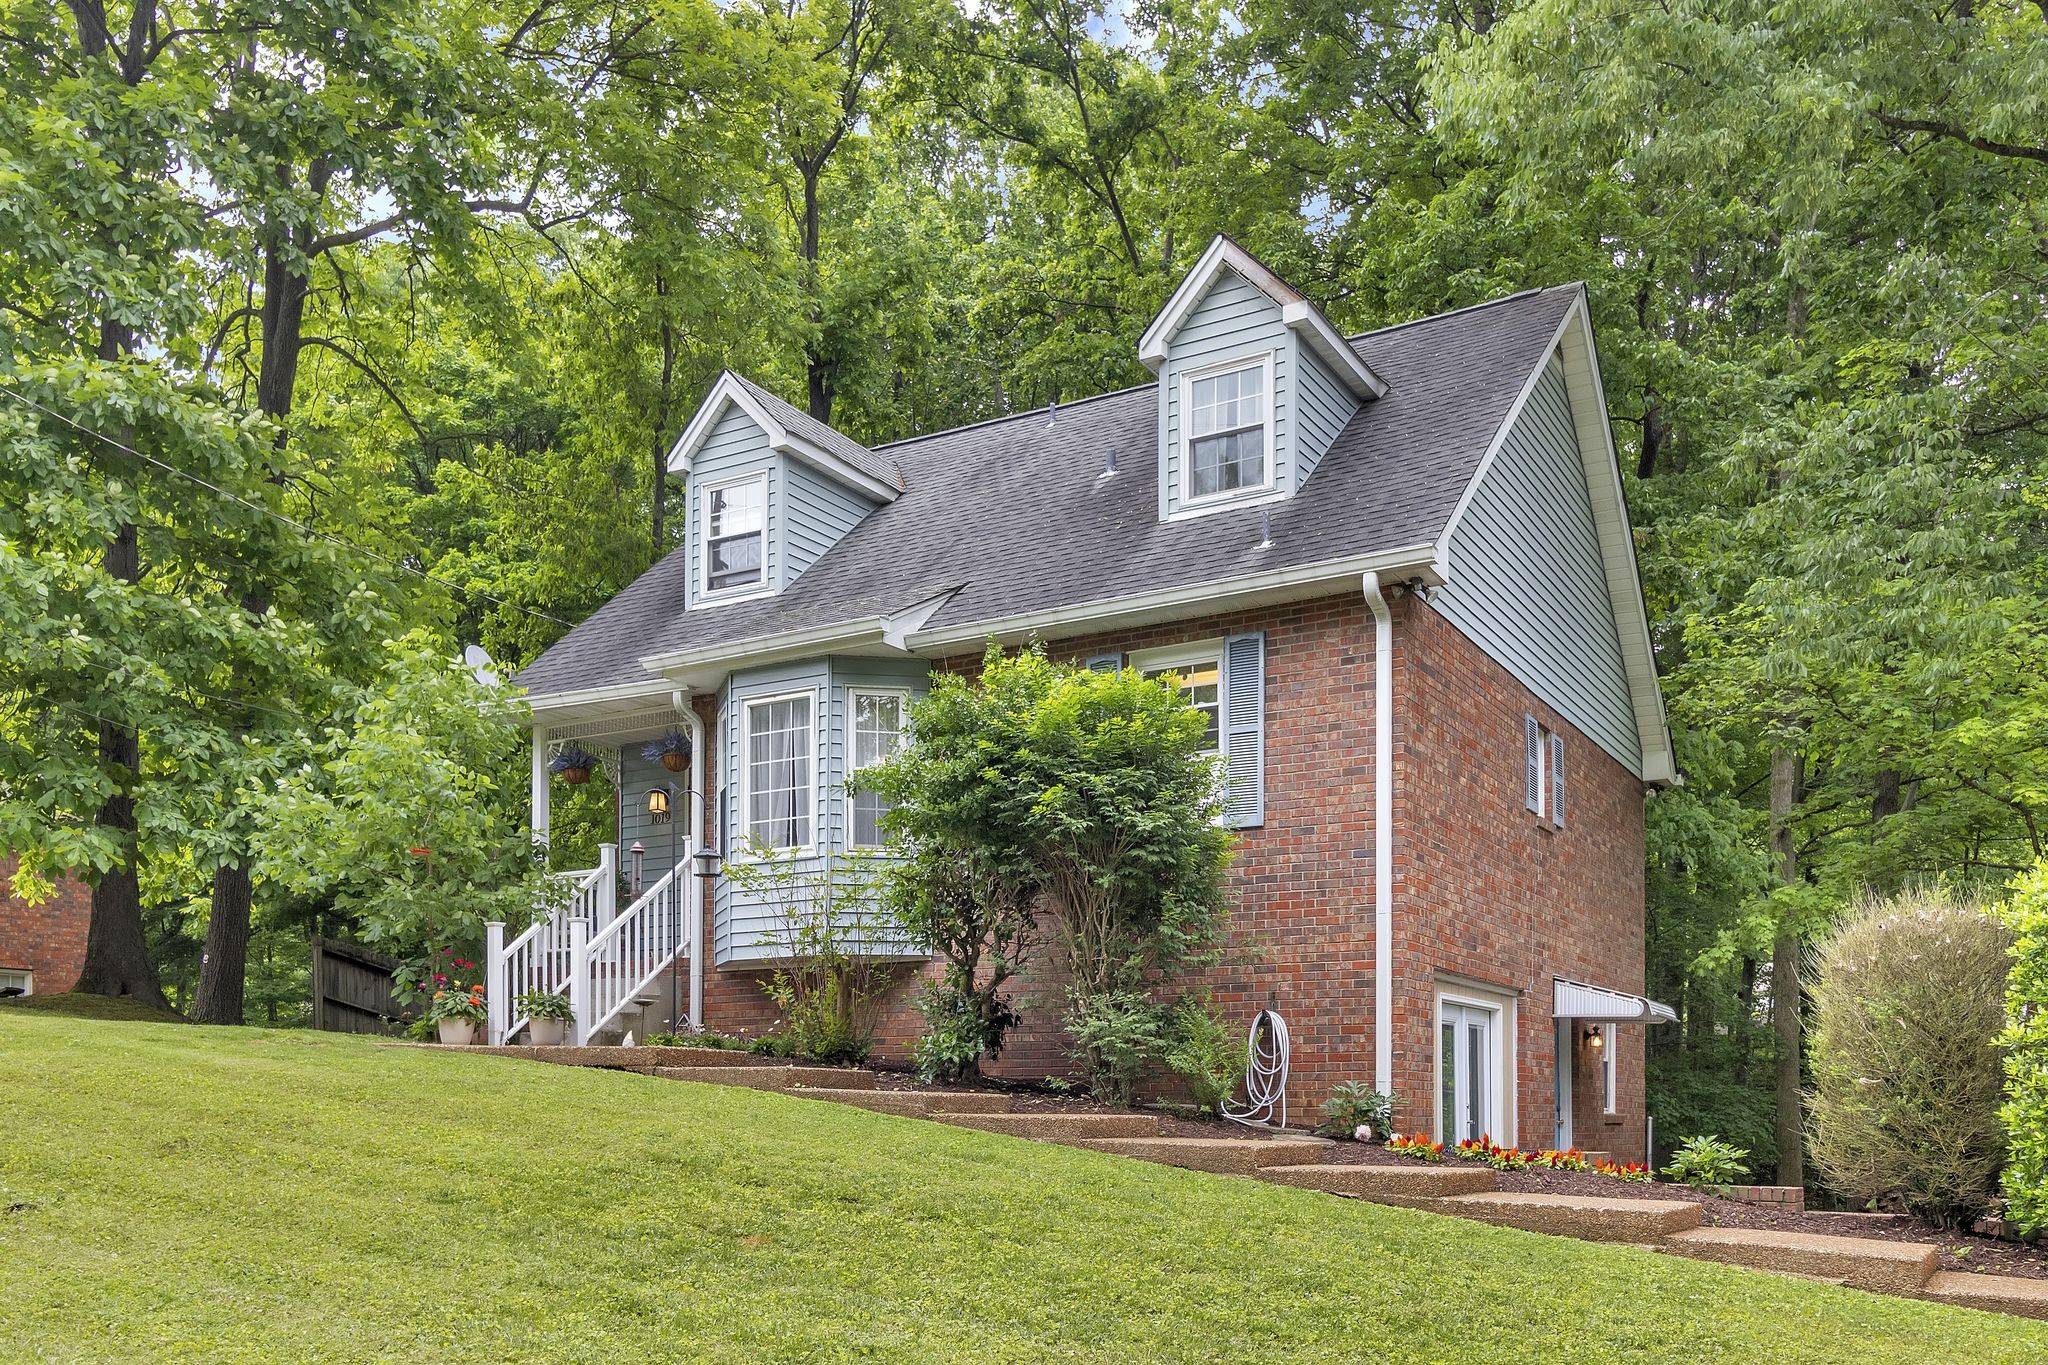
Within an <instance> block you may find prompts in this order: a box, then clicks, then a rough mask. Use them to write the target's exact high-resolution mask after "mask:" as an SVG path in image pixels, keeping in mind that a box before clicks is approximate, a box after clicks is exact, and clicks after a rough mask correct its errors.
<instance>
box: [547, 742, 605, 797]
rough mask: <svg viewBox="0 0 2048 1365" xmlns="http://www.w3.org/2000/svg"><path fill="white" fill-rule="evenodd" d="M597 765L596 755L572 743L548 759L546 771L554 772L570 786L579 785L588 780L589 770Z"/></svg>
mask: <svg viewBox="0 0 2048 1365" xmlns="http://www.w3.org/2000/svg"><path fill="white" fill-rule="evenodd" d="M596 766H597V755H595V754H593V753H591V752H590V750H588V749H585V748H583V747H582V746H581V745H578V744H572V745H570V746H569V747H568V748H566V749H564V750H562V752H560V753H558V754H556V755H555V756H554V757H553V758H551V759H549V760H548V771H549V772H551V773H555V774H557V775H558V776H560V778H561V779H562V780H563V781H564V782H567V783H568V784H569V785H570V786H572V787H580V786H582V785H583V784H584V783H585V782H588V781H589V780H590V770H591V769H592V768H595V767H596Z"/></svg>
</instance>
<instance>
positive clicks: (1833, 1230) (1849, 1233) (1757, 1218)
mask: <svg viewBox="0 0 2048 1365" xmlns="http://www.w3.org/2000/svg"><path fill="white" fill-rule="evenodd" d="M876 1084H877V1085H878V1086H879V1087H880V1088H881V1089H884V1090H923V1091H936V1092H943V1091H948V1090H953V1091H984V1092H985V1091H1000V1092H1003V1093H1006V1094H1008V1095H1009V1096H1010V1102H1011V1108H1012V1109H1013V1110H1014V1111H1016V1112H1019V1113H1066V1114H1117V1113H1127V1112H1130V1111H1128V1110H1123V1109H1119V1108H1117V1107H1116V1106H1114V1105H1109V1104H1103V1103H1100V1102H1099V1101H1096V1100H1092V1099H1090V1098H1088V1097H1087V1096H1085V1095H1063V1094H1059V1093H1057V1092H1055V1091H1051V1090H1048V1089H1046V1088H1045V1087H1044V1086H1042V1085H1033V1084H1003V1083H1001V1082H996V1081H981V1082H978V1083H973V1084H955V1085H926V1084H923V1083H921V1082H919V1081H918V1080H917V1079H916V1078H915V1077H913V1076H910V1075H908V1074H907V1073H904V1072H900V1071H877V1072H876ZM1143 1112H1146V1113H1158V1111H1157V1110H1145V1111H1143ZM1160 1132H1161V1133H1163V1134H1164V1135H1165V1136H1167V1137H1229V1138H1262V1137H1268V1136H1270V1134H1267V1133H1264V1132H1261V1131H1260V1130H1259V1129H1256V1128H1247V1127H1245V1126H1244V1125H1243V1124H1237V1123H1230V1122H1228V1121H1226V1120H1223V1119H1204V1118H1182V1117H1178V1116H1175V1115H1171V1114H1162V1115H1160ZM1301 1135H1302V1133H1301V1132H1300V1131H1298V1130H1297V1131H1296V1132H1295V1133H1294V1136H1301ZM1321 1151H1322V1158H1321V1159H1322V1160H1323V1161H1325V1162H1328V1163H1330V1164H1333V1165H1364V1166H1381V1165H1384V1166H1406V1165H1416V1164H1420V1163H1418V1162H1417V1161H1416V1159H1415V1158H1413V1157H1405V1156H1399V1155H1397V1154H1395V1153H1393V1152H1389V1151H1388V1150H1386V1148H1384V1147H1381V1146H1380V1145H1379V1144H1377V1143H1362V1142H1337V1143H1333V1144H1331V1145H1330V1146H1328V1147H1325V1148H1322V1149H1321ZM1442 1164H1444V1165H1446V1166H1451V1165H1458V1164H1462V1163H1460V1162H1458V1160H1457V1158H1455V1157H1446V1158H1445V1159H1444V1161H1443V1163H1442ZM1494 1174H1495V1175H1496V1176H1497V1177H1498V1179H1499V1182H1500V1188H1501V1189H1502V1190H1503V1191H1505V1192H1509V1193H1516V1194H1571V1195H1585V1196H1589V1197H1593V1198H1609V1199H1688V1200H1692V1201H1695V1202H1697V1203H1698V1204H1699V1206H1700V1211H1701V1213H1702V1215H1703V1216H1704V1217H1705V1219H1706V1221H1707V1223H1708V1224H1709V1225H1710V1226H1715V1227H1729V1228H1763V1229H1770V1230H1772V1231H1777V1232H1811V1233H1819V1234H1822V1235H1824V1236H1829V1237H1872V1238H1877V1239H1880V1240H1883V1241H1887V1242H1932V1243H1934V1244H1935V1245H1936V1246H1938V1247H1940V1248H1941V1268H1942V1269H1943V1270H1956V1271H1964V1272H1969V1273H1974V1274H1980V1275H2018V1276H2022V1277H2024V1278H2026V1279H2033V1280H2048V1246H2038V1245H2037V1246H2029V1245H2026V1244H2024V1243H2020V1242H2005V1241H2000V1240H1998V1239H1996V1238H1991V1237H1979V1236H1977V1235H1976V1234H1974V1233H1968V1232H1957V1231H1944V1230H1942V1229H1940V1228H1937V1227H1935V1226H1934V1225H1933V1224H1932V1223H1929V1222H1926V1221H1924V1220H1923V1219H1919V1218H1915V1217H1912V1216H1911V1215H1908V1214H1903V1213H1832V1212H1827V1211H1823V1210H1811V1211H1807V1212H1802V1213H1793V1212H1791V1211H1789V1210H1787V1209H1784V1208H1781V1207H1777V1206H1774V1205H1770V1204H1745V1203H1738V1202H1737V1201H1735V1200H1732V1199H1717V1198H1715V1197H1714V1196H1713V1195H1710V1194H1705V1193H1703V1192H1701V1191H1699V1190H1694V1189H1691V1188H1689V1187H1688V1186H1684V1185H1673V1184H1670V1183H1667V1182H1664V1181H1648V1182H1645V1181H1640V1180H1617V1179H1615V1178H1614V1177H1613V1176H1607V1175H1596V1174H1594V1173H1593V1172H1591V1171H1547V1170H1526V1171H1496V1172H1495V1173H1494Z"/></svg>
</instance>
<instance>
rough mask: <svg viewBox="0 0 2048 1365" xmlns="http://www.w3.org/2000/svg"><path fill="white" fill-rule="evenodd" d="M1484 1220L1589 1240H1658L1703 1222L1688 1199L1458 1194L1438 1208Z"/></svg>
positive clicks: (1696, 1207) (1528, 1230) (1697, 1206)
mask: <svg viewBox="0 0 2048 1365" xmlns="http://www.w3.org/2000/svg"><path fill="white" fill-rule="evenodd" d="M1437 1207H1438V1208H1439V1209H1440V1210H1441V1211H1443V1212H1444V1213H1454V1214H1456V1215H1458V1216H1459V1217H1460V1218H1476V1219H1478V1220H1479V1221H1480V1222H1482V1223H1497V1224H1499V1225H1500V1226H1502V1227H1510V1228H1521V1229H1523V1230H1524V1231H1527V1232H1548V1233H1553V1234H1555V1235H1557V1236H1559V1237H1577V1238H1580V1239H1581V1240H1583V1241H1588V1242H1635V1243H1645V1242H1647V1243H1652V1244H1654V1243H1657V1242H1661V1241H1663V1240H1664V1239H1665V1238H1667V1237H1669V1236H1670V1235H1671V1234H1673V1233H1677V1232H1683V1231H1685V1230H1686V1229H1687V1228H1697V1227H1698V1226H1699V1224H1700V1206H1699V1205H1698V1204H1695V1203H1693V1202H1692V1201H1691V1200H1685V1199H1607V1198H1600V1197H1590V1196H1586V1195H1576V1194H1460V1195H1453V1196H1452V1197H1451V1198H1449V1199H1446V1200H1444V1201H1442V1202H1441V1203H1440V1204H1439V1205H1438V1206H1437Z"/></svg>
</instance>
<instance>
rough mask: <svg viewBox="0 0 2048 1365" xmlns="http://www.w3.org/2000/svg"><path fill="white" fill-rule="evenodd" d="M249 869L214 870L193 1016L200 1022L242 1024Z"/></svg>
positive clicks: (246, 961) (196, 1021)
mask: <svg viewBox="0 0 2048 1365" xmlns="http://www.w3.org/2000/svg"><path fill="white" fill-rule="evenodd" d="M250 899H251V897H250V887H249V869H248V868H246V867H241V866H233V867H223V868H221V869H220V870H219V871H218V872H215V873H214V874H213V904H212V907H211V908H210V910H209V911H208V913H207V917H206V956H205V957H203V958H201V959H200V962H199V990H198V993H197V994H196V995H194V996H193V1000H192V1019H193V1021H194V1022H195V1023H200V1024H240V1023H243V1022H245V1020H244V1017H243V1012H242V1005H243V990H244V984H243V983H244V980H245V978H246V977H247V975H248V963H249V902H250Z"/></svg>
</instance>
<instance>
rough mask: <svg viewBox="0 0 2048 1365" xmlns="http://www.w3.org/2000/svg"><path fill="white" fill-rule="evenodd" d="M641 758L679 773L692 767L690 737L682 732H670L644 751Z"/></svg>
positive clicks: (641, 752)
mask: <svg viewBox="0 0 2048 1365" xmlns="http://www.w3.org/2000/svg"><path fill="white" fill-rule="evenodd" d="M640 757H642V758H644V759H648V760H650V761H652V762H658V763H660V764H661V766H662V767H664V768H666V769H668V770H669V771H670V772H672V773H679V772H681V771H682V770H683V769H685V768H687V767H689V766H690V737H689V736H688V735H686V734H684V733H683V732H682V731H681V730H670V731H669V732H668V733H667V734H665V735H663V736H662V737H661V738H660V739H657V740H655V741H654V742H652V743H651V744H649V745H648V746H647V747H646V748H644V749H642V750H641V751H640Z"/></svg>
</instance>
